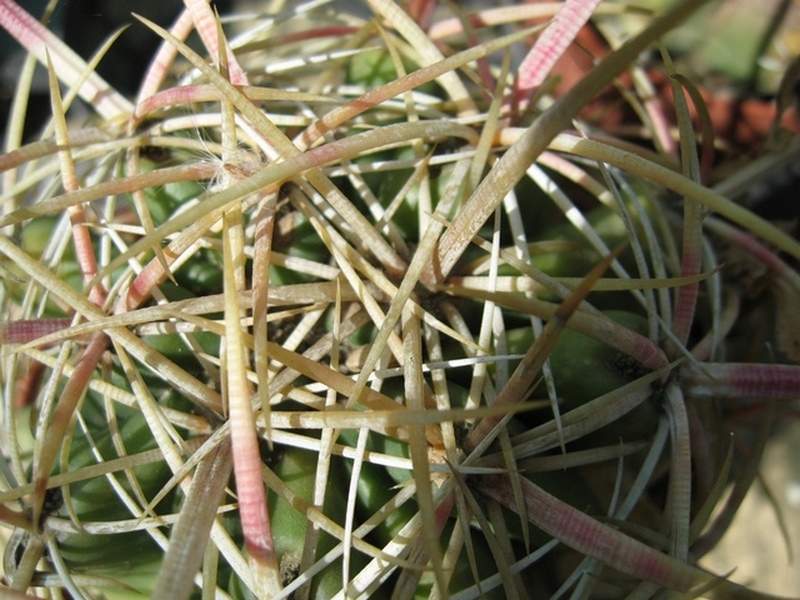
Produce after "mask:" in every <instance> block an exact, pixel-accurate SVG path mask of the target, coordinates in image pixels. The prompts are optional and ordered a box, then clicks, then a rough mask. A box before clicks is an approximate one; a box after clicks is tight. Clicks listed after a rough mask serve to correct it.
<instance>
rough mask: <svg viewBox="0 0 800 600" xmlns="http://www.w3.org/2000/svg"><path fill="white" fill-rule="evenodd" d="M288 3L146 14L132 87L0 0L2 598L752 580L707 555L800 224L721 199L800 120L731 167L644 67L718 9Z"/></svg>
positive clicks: (684, 586) (763, 372)
mask: <svg viewBox="0 0 800 600" xmlns="http://www.w3.org/2000/svg"><path fill="white" fill-rule="evenodd" d="M272 4H274V5H275V6H274V7H270V8H269V9H265V12H263V13H261V14H255V15H248V16H247V18H245V19H238V18H236V17H237V15H236V14H233V15H231V16H230V17H228V16H224V15H223V16H221V17H220V16H218V15H217V14H216V13H215V12H214V11H213V10H212V9H211V8H210V7H209V5H208V3H207V2H204V1H203V0H194V1H192V0H187V1H186V8H185V10H184V12H183V13H182V14H181V16H180V17H179V18H178V19H177V20H176V21H175V22H174V23H173V24H171V25H170V26H165V25H164V24H156V23H153V22H150V21H148V20H147V19H144V18H142V17H138V16H135V15H134V17H132V27H139V28H145V27H147V28H149V29H151V30H152V31H154V32H156V33H157V34H158V35H159V36H160V38H161V40H162V43H161V45H160V47H159V48H157V49H156V50H155V52H154V54H153V59H152V63H151V64H150V66H149V68H148V70H147V71H146V74H145V75H144V77H143V79H142V82H141V85H140V88H139V93H138V95H137V96H136V98H134V99H129V98H126V97H124V96H122V95H121V94H120V93H118V92H117V91H116V90H115V89H114V88H113V87H111V86H110V85H109V84H108V83H107V82H105V81H104V80H103V79H102V78H100V77H99V75H97V73H96V72H95V67H96V65H97V63H98V62H99V61H100V60H102V55H103V53H104V51H105V50H106V49H107V46H106V47H104V48H102V49H101V50H100V51H99V53H98V56H97V58H96V60H91V61H89V62H84V61H83V60H82V59H80V58H79V57H78V56H77V55H76V54H75V53H74V52H72V51H71V50H70V49H69V48H68V47H67V46H66V45H65V44H64V43H63V42H61V41H60V40H59V39H58V38H57V37H55V36H54V35H53V34H52V33H50V32H49V31H48V30H47V29H46V27H45V26H44V25H42V24H41V22H40V21H37V20H36V19H34V18H33V17H31V16H30V15H29V14H27V13H26V12H25V11H24V10H23V9H22V8H21V7H20V6H19V5H17V4H16V3H15V2H13V1H12V0H0V24H2V26H3V27H4V28H5V29H6V31H8V32H9V33H10V34H11V35H12V36H13V37H15V38H16V39H17V40H18V42H19V43H20V44H21V45H22V46H23V47H24V48H25V49H26V50H27V51H28V52H29V59H28V61H29V62H28V64H29V65H30V67H29V68H26V69H23V70H22V71H21V74H20V76H19V82H18V86H17V89H16V95H15V104H14V107H13V109H12V112H11V118H10V119H9V131H8V134H7V142H6V148H5V151H4V154H3V155H2V156H0V169H1V170H2V174H3V188H2V189H3V212H2V214H1V215H0V227H2V234H1V235H0V261H2V263H1V265H0V266H2V269H3V279H2V286H1V287H0V293H1V294H2V299H3V304H2V319H3V321H2V322H3V327H2V331H1V332H0V335H2V340H1V341H2V344H3V348H4V353H3V358H2V360H3V363H2V370H0V377H2V385H3V398H4V401H3V407H2V411H3V413H2V414H3V419H2V423H3V435H2V450H3V452H2V461H3V462H2V490H1V491H0V496H1V497H2V502H3V512H2V522H3V524H4V525H6V527H5V528H4V531H5V532H7V534H8V535H4V539H6V538H7V539H8V542H7V543H6V544H5V548H6V549H5V561H4V568H5V579H4V585H6V586H7V587H8V588H9V591H8V593H9V595H10V597H17V596H13V595H11V594H12V591H11V590H14V591H15V592H17V593H19V594H23V593H24V592H26V591H27V593H28V594H29V595H33V594H36V593H38V592H39V591H42V590H51V591H52V593H54V594H57V593H65V594H66V593H68V594H70V595H72V596H74V597H76V598H80V597H85V598H99V597H109V598H116V597H119V598H123V597H124V598H134V597H153V598H170V599H178V598H190V597H204V598H205V597H221V598H288V597H293V598H301V597H303V598H320V599H321V598H344V597H346V598H351V597H353V598H356V597H373V596H374V597H376V598H381V597H387V598H389V597H392V598H446V597H454V598H477V597H497V598H506V597H509V598H516V597H543V596H544V595H545V594H546V595H547V597H550V596H555V597H561V596H563V595H566V594H571V595H572V597H586V598H588V597H623V596H628V595H633V596H634V597H651V596H654V595H658V593H659V592H661V591H666V590H670V591H673V592H678V593H682V594H686V595H692V597H695V596H703V595H705V596H709V597H721V598H728V597H732V596H733V595H737V596H736V597H739V596H741V597H745V598H748V597H752V598H758V597H764V596H763V595H761V594H759V593H758V592H757V591H754V590H748V589H746V588H744V587H742V586H740V585H738V584H735V583H733V582H731V581H729V580H728V578H727V574H725V573H720V574H715V573H709V572H707V571H705V570H703V569H702V568H700V567H698V566H697V561H698V559H699V558H700V557H701V556H702V555H703V554H704V553H705V552H707V551H709V550H710V549H711V548H712V547H713V545H714V543H715V542H716V540H717V539H719V536H720V535H721V533H722V532H723V531H724V529H725V527H726V525H727V524H728V523H729V521H730V517H731V515H732V513H733V512H735V510H736V503H737V498H741V496H742V495H743V492H744V491H745V490H746V489H747V488H748V487H749V485H750V483H751V482H752V481H753V480H754V478H755V477H756V474H757V469H758V464H759V460H760V455H761V451H762V450H763V447H764V444H765V443H766V441H767V440H768V439H769V434H770V431H771V429H770V427H771V424H772V422H773V420H774V418H775V415H776V414H779V413H783V412H789V410H790V409H789V408H787V407H789V404H788V402H789V401H791V400H794V399H796V398H797V397H798V391H799V390H800V368H798V367H797V365H796V361H797V359H798V356H800V352H798V350H797V349H798V344H799V343H800V342H798V340H799V339H800V332H799V331H798V329H797V327H795V325H794V323H795V322H796V318H795V317H794V313H793V312H792V311H793V308H792V307H793V306H796V303H795V301H796V299H797V296H798V291H800V286H799V282H800V278H798V275H797V272H796V271H795V269H794V267H793V264H794V263H795V261H796V260H797V259H798V258H800V244H798V242H797V241H796V240H795V239H794V237H793V236H792V235H789V234H787V233H786V232H785V231H782V230H781V229H780V228H779V227H777V226H776V225H775V224H773V223H772V222H770V221H768V220H766V219H765V218H762V217H761V216H758V215H757V214H756V213H754V212H753V211H751V210H750V209H749V208H748V207H747V206H745V205H743V204H742V203H736V202H734V201H733V200H732V199H731V196H733V192H732V191H731V190H735V189H736V186H741V185H749V184H750V183H749V182H750V181H755V182H758V181H760V180H761V177H762V173H763V172H764V171H767V170H768V169H769V168H772V166H774V165H776V164H778V163H780V162H781V161H784V162H786V163H787V164H788V163H790V162H791V160H792V158H793V157H794V158H796V156H797V145H796V143H793V142H792V141H787V139H789V138H790V137H791V136H787V131H786V130H785V129H784V128H783V127H782V126H781V123H782V122H781V121H780V118H781V114H780V113H779V112H778V113H776V119H775V127H774V129H773V131H772V136H771V138H770V140H769V144H768V145H765V148H764V149H763V151H762V157H761V158H760V159H759V160H756V161H753V165H754V166H753V167H752V168H751V169H749V170H747V169H746V170H743V171H742V172H740V173H737V174H736V175H728V174H726V173H729V172H730V170H729V167H730V165H732V164H734V161H735V160H736V159H737V158H738V157H736V156H734V155H733V153H732V152H730V153H729V155H726V154H724V152H723V156H721V157H720V156H717V158H716V163H715V162H712V158H713V157H712V156H711V153H712V149H713V148H712V143H711V142H712V140H711V139H710V137H711V133H710V129H709V121H708V119H707V118H705V115H706V113H705V112H704V110H703V106H704V105H703V100H702V97H701V95H700V93H699V92H698V90H697V88H696V87H695V86H694V85H693V84H692V83H691V82H690V80H689V79H688V78H687V77H685V76H683V75H682V74H681V73H680V71H679V70H678V69H679V63H676V64H673V58H672V56H671V55H670V53H669V50H668V49H666V47H664V46H661V54H662V56H661V60H660V62H659V64H660V65H661V67H660V68H661V70H662V72H665V73H667V74H668V75H669V76H670V81H671V85H672V86H673V94H674V105H673V107H672V108H665V106H663V105H659V104H658V102H657V101H653V99H652V98H648V96H647V91H648V84H647V76H648V74H649V72H648V71H647V70H646V69H645V68H644V67H643V66H642V63H641V62H640V57H641V56H642V55H643V54H644V53H645V52H647V51H648V50H649V49H650V48H653V47H655V46H656V45H657V44H658V42H659V41H660V40H661V39H662V38H663V37H664V36H666V35H667V34H668V33H670V32H672V31H674V30H675V29H676V28H679V27H680V26H681V23H682V22H683V21H684V20H685V18H686V17H688V16H689V15H690V14H691V13H692V12H694V11H695V10H696V9H697V8H699V7H700V6H701V5H704V4H706V2H698V1H697V0H692V1H689V0H682V1H678V2H674V3H672V4H673V6H671V7H669V8H666V9H665V10H664V11H663V12H661V13H658V14H655V13H650V12H647V11H645V10H643V9H637V10H636V11H634V10H633V9H632V8H627V9H626V8H624V7H623V6H622V5H620V4H617V3H614V2H599V1H586V0H567V1H566V2H565V3H563V4H554V3H551V4H547V3H543V4H525V5H521V6H515V7H513V10H512V9H511V7H507V8H489V7H483V6H482V5H480V4H479V5H478V6H477V7H476V8H475V11H476V12H474V13H473V14H467V13H465V12H464V11H465V10H466V8H460V7H458V6H456V5H455V4H452V5H451V4H446V5H443V6H441V7H439V8H440V9H441V10H437V11H434V8H436V4H437V3H435V2H415V1H411V2H408V3H406V4H405V5H403V6H402V7H401V6H400V5H398V4H395V3H393V2H389V1H384V0H369V1H368V2H367V3H366V7H365V8H368V10H361V11H353V12H350V9H348V7H347V6H345V5H344V3H341V4H335V3H334V4H330V5H329V4H327V3H310V4H299V3H279V2H275V3H272ZM131 8H134V9H135V6H133V4H131ZM628 12H630V15H636V16H638V17H640V18H643V20H644V25H643V26H641V27H640V28H639V29H638V31H637V32H635V33H632V34H630V35H629V36H628V37H625V38H624V39H623V38H622V37H619V36H620V35H621V34H619V33H618V32H619V31H622V29H621V28H620V27H619V25H620V23H626V24H627V21H626V20H625V18H626V17H627V16H630V15H628ZM590 19H591V20H592V23H593V25H592V27H593V30H594V31H599V32H602V34H603V36H604V37H602V39H603V41H604V43H605V44H606V45H607V49H606V51H605V54H604V55H603V56H601V57H599V58H598V60H597V61H596V64H593V65H592V66H591V67H589V68H588V70H587V72H586V73H585V74H584V75H583V76H582V78H581V79H580V80H579V81H578V82H577V83H574V84H573V85H571V86H567V87H566V88H565V87H564V86H563V85H562V86H559V85H556V84H555V83H554V79H553V73H554V72H555V71H554V68H555V67H554V65H555V64H556V59H557V58H558V57H560V56H562V55H563V54H564V53H566V52H567V51H568V50H569V49H571V48H575V47H576V45H575V44H573V41H574V38H575V36H576V35H579V32H581V31H586V27H585V25H586V23H587V22H588V21H589V20H590ZM192 32H196V34H197V35H198V36H199V40H197V41H198V43H189V42H187V39H188V38H189V36H190V34H191V33H192ZM626 35H627V34H626ZM113 41H114V40H113V38H111V39H110V40H109V45H110V44H113ZM198 48H202V50H198ZM512 56H524V58H522V60H518V59H512ZM37 60H38V62H39V63H40V67H37V68H40V69H43V71H44V72H46V73H47V75H48V77H49V86H50V88H49V89H50V96H51V106H52V116H51V118H50V120H49V121H48V122H47V123H46V124H45V125H44V126H43V128H42V130H41V131H40V132H37V135H38V136H39V137H38V138H37V139H36V140H35V141H30V142H25V143H23V142H22V139H23V133H25V134H26V135H30V132H28V131H24V129H23V126H22V123H23V121H24V107H25V104H26V99H27V98H28V94H29V90H30V83H31V77H32V75H31V74H32V72H33V70H34V69H33V66H34V63H35V61H37ZM676 65H678V66H676ZM786 72H787V75H786V77H785V82H784V84H783V88H782V89H789V87H790V86H791V84H792V83H793V82H794V80H793V79H792V77H796V75H793V74H792V73H794V72H796V68H793V67H791V66H789V67H787V70H786ZM629 81H633V83H629ZM615 83H616V84H617V85H618V87H619V89H621V90H623V91H624V94H621V95H619V96H618V98H623V99H624V101H625V102H626V103H627V105H628V107H629V108H633V109H634V112H635V114H636V115H638V117H637V118H638V119H639V121H638V122H637V128H636V129H637V131H636V135H637V136H639V137H637V138H636V139H631V138H630V137H628V138H625V137H624V136H623V129H624V128H621V127H616V128H615V127H613V126H610V125H609V121H608V115H605V116H603V115H600V116H598V111H597V110H596V107H597V102H598V100H597V98H598V96H600V95H601V94H608V91H607V90H608V89H609V88H610V87H612V86H613V85H614V84H615ZM684 90H685V95H686V96H688V97H689V98H690V100H691V103H692V106H693V110H694V111H695V112H696V114H697V115H699V116H698V117H697V119H695V120H693V118H692V115H691V111H690V108H689V105H688V103H687V102H686V100H685V99H684ZM778 94H779V98H783V96H780V91H779V92H778ZM600 98H601V99H602V98H605V99H606V100H608V96H607V95H605V96H600ZM618 98H617V97H615V98H614V100H609V105H611V104H612V103H613V102H615V101H616V100H617V99H618ZM76 103H82V104H84V105H85V106H88V107H89V108H90V109H91V110H92V111H93V112H92V115H91V117H89V118H82V117H79V116H78V115H77V113H76V111H74V110H73V106H74V105H75V104H76ZM626 118H627V119H630V117H626ZM670 120H672V121H673V122H674V123H675V124H676V128H677V130H678V134H673V133H671V130H670V128H669V127H667V126H665V124H666V123H668V122H669V121H670ZM628 129H629V130H631V129H632V128H628ZM718 165H719V166H718ZM748 177H749V178H750V179H748ZM743 182H744V183H743ZM745 303H747V308H745V307H744V304H745ZM767 348H771V351H769V352H768V351H767V350H766V349H767ZM742 406H746V407H747V408H748V410H750V411H752V412H753V414H755V415H756V417H757V418H754V419H750V420H748V422H747V423H746V424H743V423H742V420H741V419H740V418H739V417H738V415H739V414H740V412H739V411H741V410H742ZM732 432H735V433H736V436H737V437H736V439H737V440H738V439H739V438H740V437H741V439H747V440H748V442H749V443H748V444H746V445H742V446H736V445H734V444H733V443H732V442H731V439H730V434H731V433H732ZM734 461H737V465H738V464H741V465H743V467H742V468H733V464H734ZM730 490H732V491H730ZM56 590H59V591H56ZM60 590H66V592H63V591H60ZM20 597H21V596H20Z"/></svg>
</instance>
